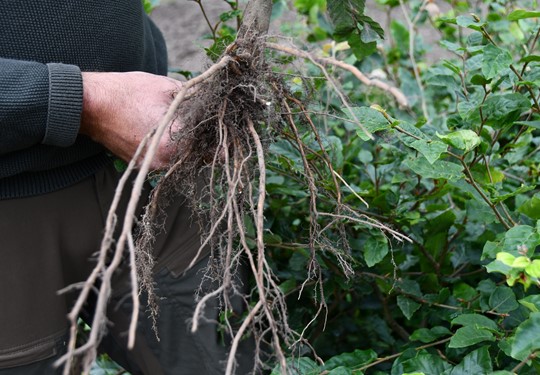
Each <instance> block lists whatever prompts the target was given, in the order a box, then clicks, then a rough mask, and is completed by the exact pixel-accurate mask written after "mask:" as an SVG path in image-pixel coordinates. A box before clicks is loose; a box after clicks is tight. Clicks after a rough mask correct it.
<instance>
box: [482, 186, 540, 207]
mask: <svg viewBox="0 0 540 375" xmlns="http://www.w3.org/2000/svg"><path fill="white" fill-rule="evenodd" d="M534 188H536V186H526V185H521V186H520V187H519V188H517V189H515V190H514V191H513V192H511V193H508V194H503V195H495V196H494V197H493V198H491V201H492V202H493V203H499V202H503V201H505V200H507V199H508V198H512V197H515V196H516V195H518V194H522V193H526V192H528V191H531V190H533V189H534Z"/></svg>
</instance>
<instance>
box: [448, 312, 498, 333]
mask: <svg viewBox="0 0 540 375" xmlns="http://www.w3.org/2000/svg"><path fill="white" fill-rule="evenodd" d="M456 324H459V325H462V326H474V327H476V328H485V329H492V330H497V329H498V328H497V324H496V323H495V322H494V321H493V320H491V319H489V318H488V317H485V316H484V315H480V314H461V315H459V316H458V317H456V318H455V319H453V320H452V325H456Z"/></svg>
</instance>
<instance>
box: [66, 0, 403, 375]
mask: <svg viewBox="0 0 540 375" xmlns="http://www.w3.org/2000/svg"><path fill="white" fill-rule="evenodd" d="M271 7H272V1H271V0H251V1H250V2H249V3H248V7H247V9H246V12H245V16H244V20H243V24H242V26H241V28H240V30H239V34H238V38H237V40H236V41H235V42H234V43H233V44H232V45H230V46H228V48H227V49H226V51H225V54H224V55H223V57H221V59H220V60H219V61H218V62H217V63H215V64H214V65H212V66H211V67H210V68H209V69H208V70H207V71H205V72H204V73H203V74H201V75H200V76H197V77H196V78H194V79H192V80H189V81H187V82H186V83H185V84H184V85H183V86H182V88H181V90H180V91H179V92H178V93H177V94H176V97H175V99H174V101H173V103H172V104H171V106H170V108H169V111H168V113H167V114H166V115H165V117H164V118H163V120H162V121H161V123H160V124H159V125H158V127H157V128H156V129H154V130H153V131H152V132H151V133H149V134H148V136H147V137H146V138H145V140H144V141H143V142H142V143H141V145H140V147H139V150H138V152H137V154H136V155H135V157H134V158H133V160H132V161H131V162H130V163H129V165H128V167H127V170H126V171H125V174H124V177H123V178H122V179H121V180H120V182H119V185H118V188H117V192H116V195H115V197H114V201H113V203H112V205H111V208H110V211H109V214H108V219H107V223H106V225H107V226H106V231H105V235H104V238H103V241H102V244H101V249H100V252H99V255H98V258H97V263H96V266H95V268H94V270H93V272H92V273H91V275H90V276H89V277H88V279H87V281H86V282H85V283H84V284H83V285H79V286H76V287H79V288H80V292H79V296H78V299H77V301H76V303H75V305H74V307H73V309H72V311H71V312H70V314H69V319H70V321H71V339H70V341H69V345H68V352H67V353H66V354H65V355H64V356H63V357H62V358H61V359H60V360H59V361H58V363H57V364H58V365H61V364H64V366H65V367H64V369H65V370H64V374H66V375H67V374H69V372H70V368H71V366H72V362H73V359H74V358H76V357H82V358H83V367H84V369H85V371H86V372H87V371H88V370H89V368H90V366H91V363H92V361H93V359H94V358H95V356H96V351H97V346H98V343H99V341H100V339H101V337H102V336H103V334H104V333H105V331H106V325H107V318H106V308H107V303H108V301H109V298H110V296H111V290H112V287H111V283H112V278H113V275H114V273H115V272H116V271H117V270H118V268H119V267H120V264H121V262H122V259H123V257H124V254H125V253H126V252H127V253H128V254H129V257H128V259H129V263H130V268H131V272H130V277H131V287H132V291H131V298H132V301H133V306H134V308H133V315H132V321H131V322H132V323H131V326H130V330H129V339H128V344H129V346H130V347H133V345H134V340H135V330H136V325H137V321H138V312H139V308H138V307H139V304H140V301H139V295H140V293H141V291H145V292H146V294H147V296H148V301H146V303H147V304H148V306H149V308H150V310H151V313H152V315H153V317H154V319H155V318H156V316H157V314H158V305H157V303H156V301H157V300H156V293H155V291H154V290H153V275H152V269H153V265H154V263H153V257H152V246H153V241H154V238H155V234H156V232H157V231H159V228H160V223H161V221H162V220H164V217H163V216H164V215H163V209H164V207H166V206H167V204H168V203H169V202H171V201H172V200H174V199H176V198H177V197H178V196H179V195H180V194H181V195H184V196H187V197H188V198H189V199H190V202H191V206H192V207H193V209H194V211H195V212H196V213H197V215H198V217H199V218H200V222H201V223H206V224H207V225H205V226H204V236H203V238H204V240H203V243H202V244H201V247H200V251H199V253H200V254H202V252H203V249H205V248H207V247H210V248H211V262H210V265H209V267H208V269H207V271H206V277H207V278H211V279H212V280H213V281H217V282H218V285H219V287H218V288H217V289H216V290H214V291H213V292H212V293H210V294H208V295H201V296H200V298H199V302H198V305H197V307H196V309H195V314H194V316H193V321H192V330H193V331H196V330H197V329H198V325H199V323H200V321H201V319H204V316H203V315H204V313H203V311H204V306H205V303H207V302H208V300H209V299H210V298H214V297H219V298H220V301H221V304H222V308H223V309H224V310H225V311H227V310H231V309H232V302H231V298H232V297H233V296H235V295H236V296H240V298H241V299H242V300H244V301H246V303H245V305H246V308H247V312H246V314H245V316H244V318H243V321H242V323H241V325H240V326H239V328H238V329H236V330H233V328H232V326H233V324H232V323H231V322H229V321H227V320H226V321H225V326H226V327H228V329H229V333H230V335H231V338H232V339H231V349H230V353H229V358H228V361H227V365H226V374H233V373H234V370H235V355H236V352H237V348H238V344H239V342H240V340H241V338H242V337H243V336H244V335H245V334H246V333H247V332H249V333H250V334H251V335H253V337H254V338H255V340H256V342H257V348H258V353H257V356H258V358H257V361H256V367H257V368H260V367H262V366H264V365H265V364H264V362H265V361H266V362H270V363H277V364H279V365H280V367H281V369H282V372H283V373H288V370H287V361H286V353H285V351H284V348H286V349H287V350H289V351H291V352H294V350H295V348H296V347H297V345H299V344H303V345H308V346H309V343H307V342H306V340H305V339H304V332H305V331H306V329H307V327H306V329H304V332H294V331H293V330H292V329H291V328H290V327H289V326H288V324H287V322H288V314H287V307H286V303H285V296H284V295H283V293H282V291H281V289H280V288H279V285H278V280H277V278H276V277H275V275H274V274H273V272H272V269H271V267H270V265H269V263H268V261H267V259H266V257H265V243H264V234H265V230H264V209H265V199H266V190H265V183H266V181H265V177H266V154H267V150H268V146H269V145H270V144H271V142H272V141H273V140H275V139H276V138H279V139H284V140H287V141H288V142H290V144H291V145H292V146H293V147H294V148H295V149H296V150H297V151H298V152H299V154H300V155H301V160H302V164H303V171H302V172H299V173H298V176H297V177H298V178H299V179H301V180H302V181H303V183H304V184H305V186H306V190H307V191H308V193H309V207H310V213H311V215H310V237H309V239H307V240H308V241H307V242H308V243H307V244H306V247H308V248H309V249H310V251H311V261H310V266H309V270H308V275H309V276H308V277H309V278H310V279H313V280H314V281H315V284H316V285H319V286H320V287H319V288H318V289H317V290H318V303H319V309H318V314H324V311H325V308H326V306H325V303H324V301H325V298H324V294H323V288H322V276H321V269H320V267H319V265H318V263H317V258H316V254H317V252H318V251H326V252H331V253H332V254H334V255H335V256H336V257H337V259H338V260H339V262H340V264H341V266H342V269H343V272H344V273H345V274H346V275H352V274H353V272H352V268H351V265H350V255H349V252H348V248H347V246H348V245H347V244H348V241H347V240H346V238H345V237H346V232H347V230H346V227H345V225H346V224H347V223H354V224H355V225H358V224H360V225H364V226H368V227H372V228H377V229H379V230H381V231H382V232H383V233H385V235H387V236H389V237H392V238H394V239H396V240H398V241H403V240H409V239H408V238H407V237H406V236H404V235H402V234H400V233H398V232H396V231H394V230H392V229H391V228H390V227H388V226H387V225H385V224H383V223H380V222H378V221H376V220H375V219H373V218H370V217H369V216H367V215H366V214H365V213H360V212H359V211H357V210H355V209H354V208H353V207H351V206H349V205H347V204H345V203H344V202H343V200H342V186H343V185H344V186H346V187H347V188H348V189H350V190H351V192H352V193H354V194H355V195H356V196H357V197H358V198H359V199H360V200H362V198H361V197H360V196H358V194H357V193H356V192H354V191H353V190H352V188H350V186H348V184H347V183H346V181H345V180H344V179H343V178H342V177H341V176H340V175H339V173H338V172H337V171H335V170H334V168H333V167H332V162H331V158H330V156H329V155H328V154H327V152H326V151H325V150H326V148H325V145H324V144H323V141H322V138H321V136H320V135H319V130H318V129H317V127H316V125H315V122H314V120H313V119H312V114H310V112H309V111H308V110H307V108H306V106H305V104H304V103H302V101H300V100H299V99H297V98H296V97H294V96H293V95H291V94H290V93H289V92H288V90H287V88H286V86H285V85H284V84H283V83H282V80H281V78H280V76H279V75H278V74H275V73H274V72H273V70H272V67H271V66H270V65H269V63H268V62H267V50H268V48H270V49H273V50H278V51H280V53H286V54H289V55H293V56H297V57H300V58H303V59H307V60H310V61H312V62H315V63H316V65H317V66H319V67H320V69H321V70H322V71H323V74H325V76H326V77H327V78H328V79H329V80H332V78H331V77H330V76H329V74H328V72H327V71H326V69H325V68H324V66H323V65H328V64H330V65H333V66H336V67H338V68H343V69H346V70H349V71H351V72H352V73H353V74H354V75H355V76H356V77H357V78H358V79H360V80H361V81H362V82H364V84H367V85H372V86H374V87H378V88H379V89H382V90H386V91H388V92H389V93H390V94H391V95H393V96H394V97H395V99H396V101H397V103H398V104H399V105H403V106H406V105H407V103H406V99H405V98H404V96H403V95H402V94H401V93H400V92H399V90H397V89H395V88H393V87H391V86H389V85H387V84H386V83H382V82H379V81H370V80H369V79H368V78H366V77H365V76H364V75H363V74H362V73H361V72H359V71H358V69H356V68H354V67H352V66H350V65H347V64H345V63H343V62H340V61H337V60H335V59H328V58H326V59H324V58H318V57H316V56H312V55H311V54H309V53H307V52H304V51H300V50H298V49H295V48H294V47H290V46H289V47H285V46H280V45H275V44H268V43H266V40H265V36H266V32H267V30H268V24H269V19H270V13H271ZM334 89H335V90H337V91H339V88H338V87H337V85H334ZM338 95H339V96H340V97H341V98H342V100H343V104H344V106H346V107H347V106H348V103H347V102H346V98H345V97H344V96H343V95H342V94H341V93H338ZM175 116H180V117H181V118H182V123H183V124H184V126H183V128H182V130H181V132H180V133H178V134H171V139H172V142H175V144H176V145H177V146H178V150H179V151H178V155H177V156H176V158H175V159H174V160H172V163H171V166H170V167H169V169H168V170H167V171H166V172H165V173H164V174H163V176H162V177H161V179H160V181H159V183H158V185H157V186H156V187H155V189H154V191H153V192H152V195H151V198H150V202H149V204H148V205H147V206H146V209H145V213H144V216H143V217H142V219H141V220H140V221H139V222H137V220H136V208H137V206H138V202H139V199H140V196H141V191H142V188H143V184H144V182H145V180H146V179H147V175H148V173H149V166H150V164H151V161H152V159H153V157H154V154H155V152H156V148H157V145H158V143H159V140H160V138H161V137H162V135H163V134H164V132H165V131H167V129H168V127H169V124H170V123H171V121H172V120H173V119H174V117H175ZM354 120H355V121H356V122H357V123H358V126H360V127H361V122H360V121H358V119H354ZM300 128H302V129H308V130H309V131H310V132H311V134H312V135H313V138H312V139H313V140H314V141H315V144H316V145H318V148H319V150H318V151H320V152H317V151H315V150H313V149H312V147H313V145H311V144H310V145H308V144H306V143H305V142H304V140H303V138H302V136H301V131H300ZM143 152H144V157H142V156H141V155H142V154H143ZM135 169H137V177H136V179H135V182H134V186H133V189H132V190H131V196H130V199H129V203H128V207H127V212H126V214H125V215H124V216H123V218H122V222H121V223H119V222H118V213H117V208H118V205H119V201H120V197H121V195H122V192H123V191H124V188H125V185H126V183H127V181H128V176H129V175H130V174H131V173H132V172H133V171H134V170H135ZM328 177H329V178H330V179H331V180H332V181H333V185H334V187H333V189H329V190H326V189H320V187H319V184H318V183H319V182H320V181H321V180H322V179H325V178H328ZM320 199H325V200H326V201H330V202H333V207H334V209H333V210H332V212H319V209H318V207H319V205H318V202H319V200H320ZM247 221H251V222H253V223H254V227H255V238H249V236H248V234H247V231H246V222H247ZM137 223H138V224H139V225H138V228H137V233H138V235H137V236H133V235H132V233H133V232H134V229H135V227H136V226H137ZM118 228H119V232H120V235H119V236H118V237H117V239H116V240H113V238H114V234H115V231H117V229H118ZM329 229H333V230H335V231H336V232H337V233H339V234H340V237H341V238H338V239H337V240H336V238H330V237H329V236H327V234H326V233H327V232H328V230H329ZM253 243H254V245H253ZM196 261H197V259H193V261H192V265H193V264H194V263H195V262H196ZM241 262H247V267H248V269H249V271H250V273H251V276H252V279H253V281H254V285H255V286H254V287H253V289H252V290H249V291H248V292H247V293H245V292H243V291H242V287H241V286H239V285H237V282H236V280H237V278H236V277H235V272H236V270H237V269H238V267H239V266H240V263H241ZM307 281H308V280H306V283H307ZM306 283H305V284H306ZM96 285H99V288H98V292H97V293H98V296H97V306H96V309H95V314H94V318H93V322H91V323H92V324H91V326H92V330H91V332H90V335H89V337H88V340H87V341H86V342H85V343H83V344H82V345H81V346H79V347H77V346H76V344H77V343H76V333H77V320H78V317H79V315H80V313H81V309H82V307H83V305H84V303H85V301H86V300H87V298H88V295H89V294H90V293H91V291H92V290H93V289H94V288H95V287H96ZM316 318H317V317H313V320H312V322H313V321H315V319H316ZM154 322H155V320H154ZM263 347H264V348H266V350H262V349H261V348H263ZM263 352H264V353H263ZM256 370H257V369H254V372H256Z"/></svg>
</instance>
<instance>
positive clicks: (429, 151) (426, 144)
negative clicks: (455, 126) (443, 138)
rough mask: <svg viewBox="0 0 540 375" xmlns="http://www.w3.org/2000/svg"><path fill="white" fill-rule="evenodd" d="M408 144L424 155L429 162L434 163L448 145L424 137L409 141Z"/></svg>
mask: <svg viewBox="0 0 540 375" xmlns="http://www.w3.org/2000/svg"><path fill="white" fill-rule="evenodd" d="M409 146H411V147H412V148H414V149H415V150H417V151H418V152H420V153H421V154H422V155H424V157H425V158H426V159H427V161H428V162H429V163H430V164H433V163H435V162H436V161H437V160H438V159H439V158H440V157H441V155H442V154H443V153H445V152H446V150H447V149H448V146H446V145H445V144H444V143H442V142H439V141H432V140H426V139H417V140H415V141H413V142H411V143H410V144H409Z"/></svg>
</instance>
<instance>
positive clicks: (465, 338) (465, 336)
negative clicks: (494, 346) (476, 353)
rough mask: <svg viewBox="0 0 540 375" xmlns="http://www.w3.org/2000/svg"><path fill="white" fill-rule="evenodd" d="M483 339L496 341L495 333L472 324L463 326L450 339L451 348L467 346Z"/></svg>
mask: <svg viewBox="0 0 540 375" xmlns="http://www.w3.org/2000/svg"><path fill="white" fill-rule="evenodd" d="M482 341H495V337H494V336H493V333H491V332H490V331H488V330H487V329H485V328H478V327H476V326H473V325H470V326H465V327H461V328H460V329H458V330H457V331H456V333H455V334H454V336H452V338H451V339H450V343H449V344H448V347H449V348H466V347H468V346H471V345H475V344H478V343H479V342H482Z"/></svg>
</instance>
